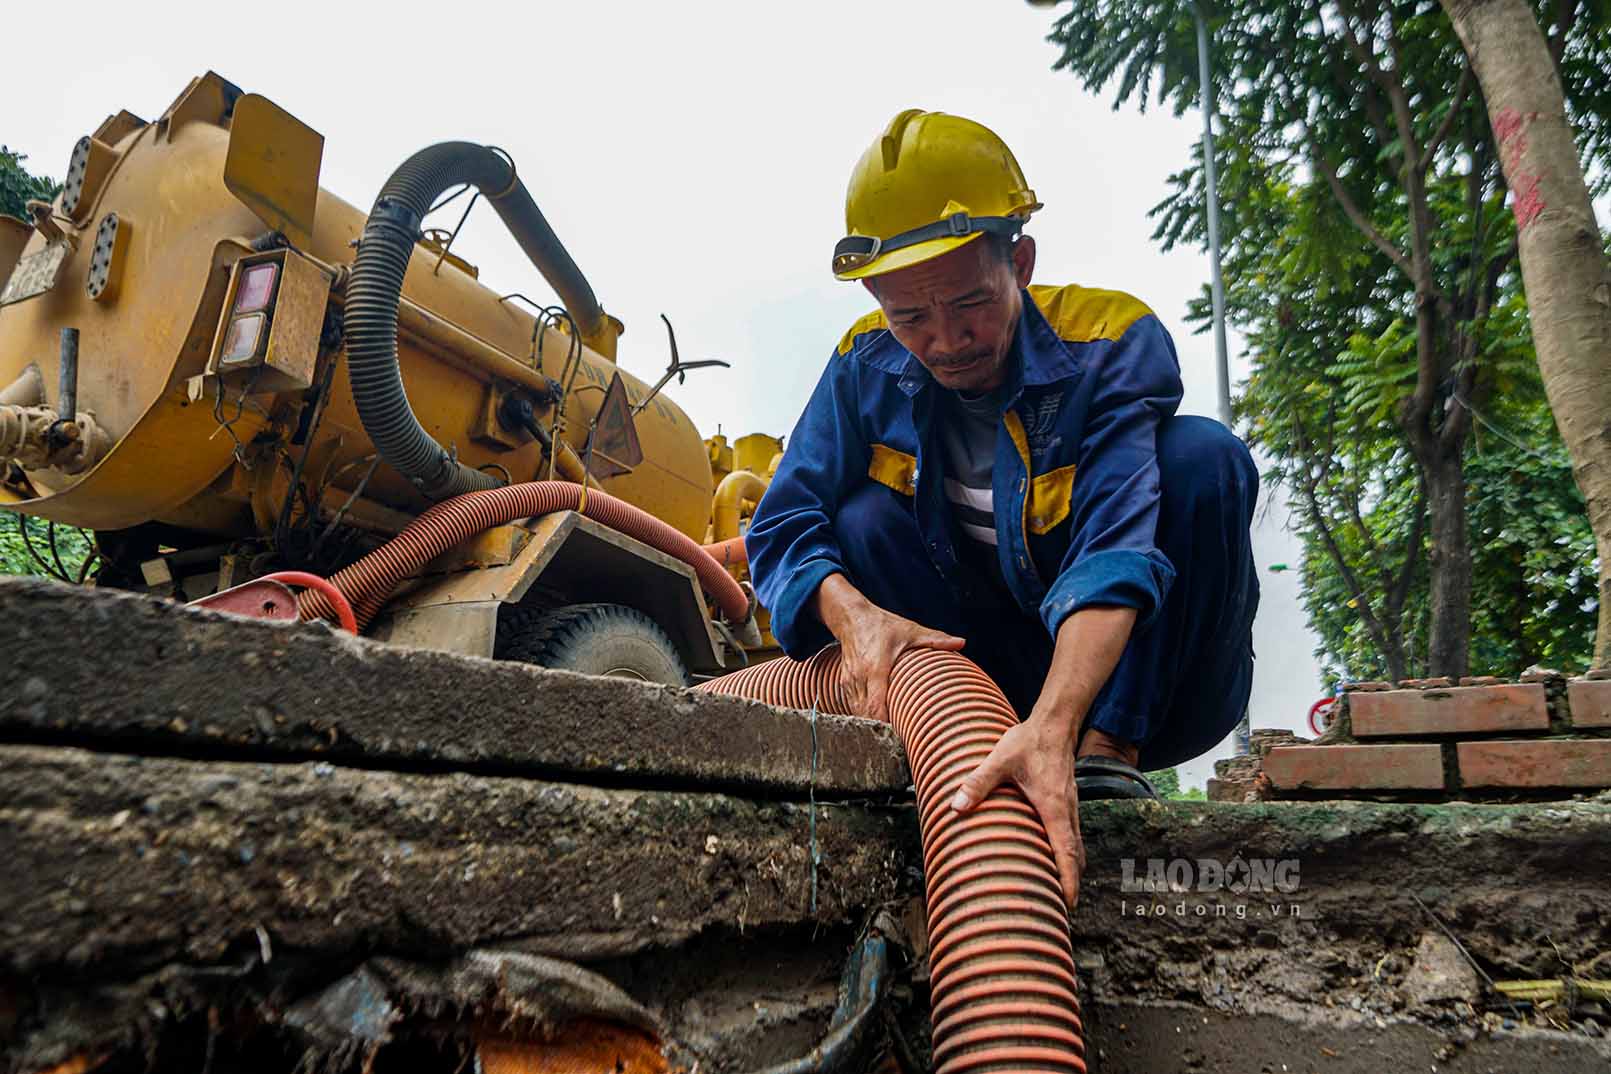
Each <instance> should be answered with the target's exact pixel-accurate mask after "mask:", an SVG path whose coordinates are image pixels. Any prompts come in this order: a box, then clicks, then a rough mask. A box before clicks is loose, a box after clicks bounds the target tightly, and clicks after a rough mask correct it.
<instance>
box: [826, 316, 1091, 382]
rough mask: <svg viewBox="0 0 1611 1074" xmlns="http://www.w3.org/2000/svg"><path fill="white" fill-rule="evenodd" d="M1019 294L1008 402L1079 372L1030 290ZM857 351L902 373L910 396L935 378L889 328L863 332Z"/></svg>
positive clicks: (871, 361) (861, 356)
mask: <svg viewBox="0 0 1611 1074" xmlns="http://www.w3.org/2000/svg"><path fill="white" fill-rule="evenodd" d="M1019 295H1020V296H1021V297H1022V301H1023V311H1022V312H1021V313H1020V314H1019V315H1018V328H1017V329H1016V330H1015V331H1014V332H1013V341H1012V351H1011V352H1010V353H1009V355H1008V360H1007V365H1008V374H1007V376H1008V391H1007V395H1006V405H1008V406H1011V405H1012V404H1013V403H1015V402H1017V401H1018V397H1019V396H1020V395H1022V394H1023V391H1024V389H1025V388H1034V387H1040V386H1042V385H1046V384H1052V383H1054V382H1056V381H1060V380H1067V379H1068V378H1069V377H1071V376H1073V375H1074V374H1076V373H1077V372H1079V363H1078V362H1076V361H1075V360H1074V356H1073V354H1071V353H1070V352H1069V349H1068V347H1067V346H1066V345H1065V344H1064V343H1063V341H1062V340H1061V339H1059V338H1058V337H1057V333H1056V331H1054V330H1053V329H1052V326H1051V324H1050V323H1049V322H1048V321H1047V320H1046V317H1045V315H1044V314H1042V313H1041V311H1040V307H1039V306H1037V305H1035V300H1034V299H1033V298H1031V297H1030V295H1029V292H1028V291H1020V292H1019ZM854 353H855V356H856V358H857V359H858V360H859V361H862V362H865V363H867V364H868V365H870V366H872V367H873V368H874V369H879V370H882V371H883V372H885V373H889V374H891V375H893V376H897V377H899V378H900V381H899V386H900V389H901V391H902V392H904V393H906V394H907V395H908V396H912V395H916V394H917V393H918V392H920V391H922V390H923V388H924V387H925V386H927V385H928V384H930V383H932V382H933V380H934V378H933V377H932V376H931V375H930V374H929V371H928V370H927V369H925V368H924V367H923V363H922V362H920V361H918V360H917V356H916V355H914V354H913V353H912V352H911V351H909V350H907V349H906V348H905V347H903V346H901V345H900V343H899V342H897V341H896V339H895V335H894V333H892V332H890V331H889V330H888V329H887V328H886V329H885V330H883V331H881V332H871V333H869V334H867V335H865V336H862V337H861V339H859V340H858V341H857V343H856V346H855V351H854Z"/></svg>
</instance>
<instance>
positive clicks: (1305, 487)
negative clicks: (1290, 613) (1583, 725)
mask: <svg viewBox="0 0 1611 1074" xmlns="http://www.w3.org/2000/svg"><path fill="white" fill-rule="evenodd" d="M1203 6H1204V8H1205V10H1206V14H1207V18H1208V20H1209V23H1210V26H1211V28H1212V35H1213V40H1214V48H1215V56H1214V71H1215V76H1214V78H1215V89H1216V92H1217V95H1218V97H1219V99H1220V100H1221V101H1222V102H1225V103H1224V104H1222V106H1221V113H1222V116H1221V120H1222V121H1221V128H1222V129H1221V134H1220V138H1219V140H1218V151H1219V156H1220V159H1219V161H1218V164H1219V166H1220V173H1221V176H1222V179H1221V199H1222V202H1223V204H1224V206H1225V219H1224V225H1225V226H1224V232H1225V244H1224V245H1225V261H1226V269H1227V296H1226V298H1227V309H1228V312H1229V315H1230V317H1231V318H1232V319H1233V321H1234V322H1235V323H1236V324H1237V325H1238V327H1239V328H1240V329H1241V330H1242V332H1243V334H1244V336H1245V337H1246V339H1247V342H1248V350H1249V356H1250V358H1251V359H1252V365H1253V374H1252V376H1251V378H1250V379H1249V381H1248V382H1247V384H1246V385H1245V386H1244V390H1243V392H1242V394H1241V398H1240V399H1239V401H1238V413H1239V415H1240V422H1241V424H1242V426H1243V428H1244V429H1245V431H1246V432H1247V434H1248V436H1249V439H1250V440H1251V441H1253V442H1254V443H1256V444H1257V445H1258V446H1259V447H1260V448H1262V449H1263V451H1264V453H1265V455H1266V456H1267V457H1269V458H1270V459H1272V460H1273V462H1272V464H1271V465H1270V467H1269V476H1270V478H1271V479H1272V480H1273V481H1277V482H1280V483H1282V484H1284V485H1286V486H1288V487H1289V488H1290V489H1291V490H1292V492H1293V494H1294V495H1293V498H1294V501H1295V502H1296V504H1297V507H1298V515H1299V518H1300V519H1301V523H1300V524H1301V528H1302V530H1303V533H1304V537H1305V540H1306V544H1307V545H1308V548H1309V551H1310V554H1309V555H1308V556H1307V557H1306V560H1305V573H1306V582H1307V587H1306V588H1307V592H1308V594H1309V598H1310V601H1311V611H1312V612H1314V611H1315V610H1316V601H1317V600H1323V601H1324V602H1325V604H1324V608H1323V609H1322V614H1321V615H1320V617H1319V618H1318V619H1317V626H1320V627H1321V629H1322V633H1323V635H1324V634H1325V633H1327V630H1326V627H1327V622H1328V619H1329V615H1328V613H1327V611H1326V610H1327V609H1335V608H1339V607H1340V608H1345V609H1347V610H1348V611H1347V614H1348V615H1351V616H1353V617H1354V618H1355V619H1357V626H1351V627H1350V632H1354V635H1355V638H1356V640H1357V639H1358V638H1359V637H1363V638H1364V639H1365V640H1366V641H1367V642H1368V649H1369V650H1370V651H1372V652H1374V653H1375V654H1377V661H1376V663H1377V664H1378V665H1379V666H1381V667H1382V668H1383V670H1385V671H1386V672H1387V674H1389V675H1390V676H1392V677H1395V678H1396V677H1402V676H1404V675H1407V674H1410V673H1413V672H1416V671H1420V670H1422V669H1427V670H1430V671H1431V672H1432V673H1434V674H1449V675H1461V674H1464V673H1466V671H1467V669H1468V666H1469V660H1470V657H1471V654H1472V651H1473V648H1474V647H1473V644H1472V633H1471V632H1472V628H1473V624H1474V623H1475V624H1477V625H1478V626H1479V628H1484V629H1486V628H1487V624H1488V622H1489V620H1488V619H1485V618H1484V616H1483V614H1481V612H1482V609H1481V608H1480V607H1474V602H1473V587H1474V582H1475V581H1476V580H1477V567H1478V561H1479V560H1480V559H1482V558H1483V557H1484V556H1485V555H1486V548H1487V546H1486V543H1485V538H1486V535H1478V536H1477V539H1476V540H1475V541H1474V540H1473V532H1472V523H1473V519H1472V518H1471V517H1470V512H1469V511H1468V504H1469V503H1471V502H1472V492H1473V489H1472V488H1471V481H1472V478H1471V475H1470V474H1469V473H1468V467H1467V462H1468V458H1470V457H1471V454H1472V450H1473V449H1472V444H1473V428H1474V426H1475V425H1476V423H1477V415H1480V414H1483V413H1486V412H1487V411H1488V410H1490V409H1493V408H1494V407H1495V405H1496V401H1498V400H1501V399H1503V398H1505V397H1506V396H1507V395H1509V394H1512V393H1517V392H1519V393H1521V394H1522V395H1526V394H1527V393H1528V391H1532V392H1533V394H1534V395H1535V396H1536V394H1537V393H1536V390H1534V389H1536V384H1537V373H1536V366H1535V364H1534V361H1533V355H1532V348H1531V338H1530V336H1529V334H1528V329H1527V324H1526V319H1525V316H1524V313H1525V310H1524V307H1522V306H1521V305H1520V303H1519V300H1518V295H1519V288H1520V280H1519V276H1518V273H1517V272H1516V268H1515V259H1516V250H1517V246H1516V235H1515V224H1514V221H1513V219H1512V217H1511V215H1510V214H1509V213H1508V212H1506V211H1505V205H1504V201H1505V195H1506V186H1505V181H1504V177H1503V174H1502V173H1501V169H1500V166H1499V162H1498V155H1497V152H1496V149H1495V146H1494V144H1493V137H1492V131H1491V129H1490V128H1489V125H1488V123H1487V121H1486V115H1485V113H1484V110H1483V108H1482V102H1481V100H1480V93H1479V92H1478V89H1477V86H1476V82H1475V79H1474V77H1473V76H1472V73H1471V71H1470V69H1469V67H1468V66H1467V64H1466V61H1465V54H1464V52H1463V51H1462V49H1461V47H1460V43H1459V41H1458V39H1457V38H1456V37H1455V35H1454V32H1453V30H1452V28H1451V27H1450V25H1449V23H1448V20H1447V18H1446V17H1445V16H1444V15H1443V12H1442V10H1441V9H1440V8H1439V7H1438V6H1437V5H1436V4H1435V3H1430V2H1419V3H1392V4H1385V5H1381V6H1372V7H1370V8H1368V9H1367V8H1364V7H1359V6H1356V4H1355V3H1354V2H1353V0H1332V2H1317V0H1309V2H1306V3H1298V4H1293V3H1289V2H1286V0H1230V2H1225V3H1219V4H1215V5H1212V6H1210V5H1206V4H1205V5H1203ZM1608 24H1611V12H1608V11H1607V10H1606V9H1605V7H1604V5H1599V6H1595V7H1592V8H1590V7H1587V6H1586V5H1584V4H1580V3H1574V2H1572V0H1566V2H1564V3H1559V4H1552V5H1551V11H1550V13H1549V16H1548V17H1546V18H1544V25H1545V26H1546V27H1548V28H1549V33H1550V34H1551V35H1552V37H1554V38H1555V39H1557V40H1559V41H1560V42H1561V49H1560V51H1559V53H1558V55H1560V56H1562V57H1563V58H1564V59H1563V61H1562V62H1561V64H1560V73H1561V76H1562V81H1563V84H1564V85H1565V87H1566V99H1567V101H1568V108H1569V110H1570V111H1572V112H1573V114H1574V119H1578V120H1580V122H1578V126H1577V129H1578V131H1579V133H1580V136H1581V143H1582V146H1583V149H1584V152H1585V156H1586V159H1589V160H1591V161H1594V162H1598V163H1600V164H1602V165H1603V164H1604V163H1605V162H1606V161H1607V160H1608V158H1611V154H1608V152H1607V147H1608V137H1607V131H1608V124H1611V80H1607V79H1605V78H1604V77H1603V72H1604V71H1605V70H1606V69H1607V65H1608V60H1611V32H1608V31H1607V26H1608ZM1051 39H1052V40H1053V41H1054V42H1055V43H1057V44H1058V45H1059V46H1060V47H1061V50H1062V54H1061V56H1060V58H1059V60H1058V64H1057V66H1059V67H1060V68H1064V69H1068V70H1070V71H1072V72H1074V73H1075V74H1076V75H1077V76H1078V77H1080V78H1081V80H1082V81H1083V82H1084V84H1085V85H1086V86H1087V87H1088V88H1091V89H1094V90H1101V89H1104V88H1106V87H1109V86H1110V85H1111V86H1112V87H1113V90H1114V95H1115V98H1116V102H1123V101H1126V100H1129V99H1131V98H1135V99H1137V100H1138V101H1140V102H1141V103H1142V105H1143V106H1145V104H1146V103H1147V102H1148V101H1149V99H1156V100H1159V101H1163V102H1168V103H1170V104H1172V105H1173V106H1174V108H1175V109H1176V111H1177V112H1183V111H1185V110H1187V109H1189V108H1195V107H1196V103H1197V84H1196V83H1197V60H1196V40H1195V23H1194V18H1193V9H1192V7H1191V6H1190V5H1189V4H1187V3H1185V2H1181V0H1096V2H1092V3H1077V4H1075V5H1074V6H1073V7H1072V9H1071V10H1069V11H1067V12H1066V13H1065V14H1063V15H1062V16H1061V17H1060V18H1059V19H1058V21H1057V22H1056V24H1055V27H1054V29H1053V31H1052V35H1051ZM1201 184H1202V173H1201V168H1200V159H1199V160H1198V161H1195V162H1192V163H1191V164H1189V165H1188V166H1187V167H1185V168H1183V169H1182V171H1181V172H1179V173H1178V174H1176V175H1175V176H1174V177H1172V190H1171V193H1170V194H1169V196H1168V197H1167V198H1166V199H1165V200H1164V202H1163V203H1162V204H1161V205H1160V206H1159V207H1158V208H1157V210H1155V214H1156V218H1157V220H1158V229H1157V232H1156V237H1157V238H1158V239H1159V240H1160V241H1161V242H1162V243H1163V244H1164V245H1165V247H1166V248H1168V247H1172V246H1173V245H1175V244H1176V243H1180V242H1196V243H1203V242H1204V241H1205V239H1206V228H1205V223H1204V215H1203V206H1204V204H1205V199H1204V196H1203V190H1202V185H1201ZM1206 307H1207V300H1206V296H1205V297H1204V299H1202V300H1201V301H1199V302H1197V303H1195V304H1194V308H1193V310H1192V315H1193V316H1194V317H1196V318H1199V319H1202V318H1206V314H1207V308H1206ZM1495 424H1496V425H1499V424H1501V423H1498V422H1496V423H1495ZM1519 428H1520V429H1521V430H1522V431H1524V432H1528V433H1532V434H1534V438H1535V443H1534V444H1533V445H1532V446H1531V450H1536V451H1539V452H1541V453H1543V454H1545V455H1548V454H1549V453H1550V452H1551V451H1553V450H1557V449H1558V439H1557V438H1555V437H1554V436H1553V433H1552V432H1539V431H1537V430H1534V429H1533V428H1532V427H1530V426H1520V427H1519ZM1582 566H1585V567H1586V566H1587V562H1586V561H1585V562H1584V563H1583V564H1582ZM1484 581H1485V580H1484ZM1487 599H1488V598H1487V597H1486V596H1483V597H1481V598H1479V599H1478V600H1477V602H1476V603H1477V605H1481V604H1482V603H1483V602H1484V601H1486V600H1487ZM1507 629H1508V628H1507ZM1344 633H1347V632H1344ZM1337 638H1338V635H1337V633H1336V632H1332V637H1331V638H1328V647H1329V645H1330V643H1331V642H1332V641H1333V640H1336V639H1337ZM1487 644H1488V643H1487V640H1486V639H1479V642H1478V644H1477V645H1476V646H1475V649H1476V650H1477V652H1478V654H1479V656H1481V655H1482V654H1484V653H1485V652H1486V651H1487V649H1486V648H1485V647H1486V646H1487ZM1360 648H1363V647H1362V646H1352V645H1350V644H1343V643H1342V642H1341V641H1339V647H1338V649H1337V650H1334V654H1335V655H1336V656H1337V657H1338V658H1339V659H1340V660H1349V661H1350V663H1352V660H1351V658H1352V657H1353V656H1354V655H1355V654H1356V653H1357V652H1358V650H1359V649H1360ZM1350 670H1352V668H1351V667H1350Z"/></svg>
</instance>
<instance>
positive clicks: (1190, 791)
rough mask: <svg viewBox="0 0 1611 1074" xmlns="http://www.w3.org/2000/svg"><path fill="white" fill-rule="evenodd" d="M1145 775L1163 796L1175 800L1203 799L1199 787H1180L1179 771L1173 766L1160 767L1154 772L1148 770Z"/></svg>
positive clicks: (1194, 800) (1193, 800)
mask: <svg viewBox="0 0 1611 1074" xmlns="http://www.w3.org/2000/svg"><path fill="white" fill-rule="evenodd" d="M1146 776H1147V778H1148V779H1149V780H1151V781H1152V785H1153V786H1154V787H1156V788H1158V793H1159V794H1161V795H1162V796H1163V797H1165V798H1168V799H1171V800H1173V801H1177V802H1200V801H1202V800H1203V799H1204V797H1205V795H1204V794H1203V789H1202V788H1201V787H1188V788H1186V789H1185V790H1181V789H1180V772H1179V771H1178V770H1177V769H1174V768H1160V769H1159V770H1158V771H1156V772H1148V773H1146Z"/></svg>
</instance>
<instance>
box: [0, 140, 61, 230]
mask: <svg viewBox="0 0 1611 1074" xmlns="http://www.w3.org/2000/svg"><path fill="white" fill-rule="evenodd" d="M27 159H28V158H27V156H26V155H24V154H22V153H17V152H13V151H12V150H11V149H8V148H7V147H6V146H3V145H0V215H4V216H15V217H18V218H19V219H23V220H26V219H28V209H27V205H28V202H29V201H30V200H37V201H54V200H55V198H56V195H57V194H58V193H60V192H61V184H60V183H58V182H56V181H55V180H53V179H47V178H45V177H44V176H42V175H30V174H29V172H28V170H27V169H26V168H24V167H23V166H22V162H23V161H25V160H27Z"/></svg>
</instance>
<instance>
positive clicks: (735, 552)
mask: <svg viewBox="0 0 1611 1074" xmlns="http://www.w3.org/2000/svg"><path fill="white" fill-rule="evenodd" d="M700 547H701V548H703V549H704V550H705V551H707V552H709V553H710V554H711V556H712V557H713V558H714V559H715V560H716V562H717V563H720V564H721V565H722V566H724V567H736V566H738V565H739V564H741V563H748V562H749V561H750V555H749V553H748V552H747V551H745V550H744V538H742V537H729V538H728V539H727V540H725V541H717V542H716V543H715V544H705V545H700Z"/></svg>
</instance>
